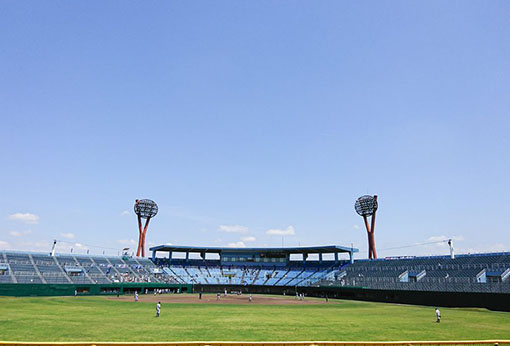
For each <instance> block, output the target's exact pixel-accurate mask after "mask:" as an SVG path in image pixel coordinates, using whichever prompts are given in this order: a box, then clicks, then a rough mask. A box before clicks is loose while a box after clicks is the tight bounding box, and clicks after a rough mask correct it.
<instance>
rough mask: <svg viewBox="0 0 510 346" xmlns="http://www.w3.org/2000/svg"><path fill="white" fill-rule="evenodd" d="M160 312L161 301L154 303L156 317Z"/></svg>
mask: <svg viewBox="0 0 510 346" xmlns="http://www.w3.org/2000/svg"><path fill="white" fill-rule="evenodd" d="M160 312H161V302H158V303H157V304H156V317H159V313H160Z"/></svg>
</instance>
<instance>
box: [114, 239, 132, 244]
mask: <svg viewBox="0 0 510 346" xmlns="http://www.w3.org/2000/svg"><path fill="white" fill-rule="evenodd" d="M117 243H119V244H121V245H136V240H134V239H119V240H117Z"/></svg>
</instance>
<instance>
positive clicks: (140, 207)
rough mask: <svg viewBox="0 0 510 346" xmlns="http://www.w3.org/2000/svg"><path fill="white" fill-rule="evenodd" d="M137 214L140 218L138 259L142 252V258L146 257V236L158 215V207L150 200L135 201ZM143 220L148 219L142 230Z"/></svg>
mask: <svg viewBox="0 0 510 346" xmlns="http://www.w3.org/2000/svg"><path fill="white" fill-rule="evenodd" d="M134 209H135V214H136V215H137V217H138V232H139V234H138V248H137V250H136V257H140V252H141V254H142V257H145V235H146V234H147V229H148V228H149V221H150V220H151V218H153V217H154V216H156V214H157V213H158V205H157V204H156V202H154V201H151V200H150V199H141V200H138V199H137V200H136V201H135V207H134ZM142 219H146V221H145V226H144V227H143V229H142Z"/></svg>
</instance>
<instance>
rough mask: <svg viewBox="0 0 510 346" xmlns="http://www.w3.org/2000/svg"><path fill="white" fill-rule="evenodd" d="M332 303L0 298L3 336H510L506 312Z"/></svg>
mask: <svg viewBox="0 0 510 346" xmlns="http://www.w3.org/2000/svg"><path fill="white" fill-rule="evenodd" d="M441 312H442V316H443V319H442V321H441V323H440V324H437V323H435V315H434V309H433V308H431V307H423V306H410V305H398V304H384V303H371V302H358V301H345V300H330V303H329V304H321V305H246V304H244V305H235V304H229V305H221V304H209V305H207V304H163V306H162V309H161V316H160V317H159V318H155V317H154V316H155V304H153V303H144V302H138V303H134V302H126V301H116V300H111V299H106V298H105V297H50V298H33V297H30V298H10V297H1V298H0V340H3V341H205V340H207V341H220V340H222V341H298V340H324V341H328V340H330V341H391V340H476V339H478V340H482V339H510V313H504V312H494V311H488V310H485V309H453V308H441Z"/></svg>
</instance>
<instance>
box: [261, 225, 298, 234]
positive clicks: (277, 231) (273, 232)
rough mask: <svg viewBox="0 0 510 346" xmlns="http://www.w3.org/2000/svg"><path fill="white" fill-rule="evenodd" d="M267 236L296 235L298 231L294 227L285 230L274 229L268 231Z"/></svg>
mask: <svg viewBox="0 0 510 346" xmlns="http://www.w3.org/2000/svg"><path fill="white" fill-rule="evenodd" d="M266 234H269V235H295V234H296V230H295V229H294V227H293V226H289V227H287V228H285V229H277V228H273V229H268V230H267V231H266Z"/></svg>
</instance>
